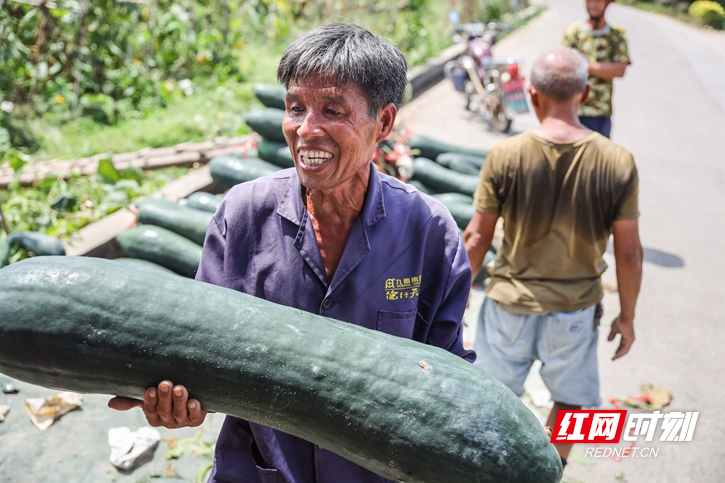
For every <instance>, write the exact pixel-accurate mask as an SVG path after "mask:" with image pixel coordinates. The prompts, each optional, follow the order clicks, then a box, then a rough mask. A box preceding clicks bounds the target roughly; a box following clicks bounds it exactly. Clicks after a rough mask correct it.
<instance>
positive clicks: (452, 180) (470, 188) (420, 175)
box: [413, 158, 478, 196]
mask: <svg viewBox="0 0 725 483" xmlns="http://www.w3.org/2000/svg"><path fill="white" fill-rule="evenodd" d="M413 178H415V179H417V180H418V181H420V182H422V183H423V184H424V185H426V186H428V187H430V188H432V189H433V190H434V191H437V192H438V193H463V194H464V195H469V196H473V193H474V192H475V191H476V187H477V186H478V176H475V175H471V174H461V173H457V172H455V171H453V170H452V169H448V168H444V167H443V166H441V165H440V164H438V163H436V162H435V161H431V160H430V159H427V158H415V159H414V160H413Z"/></svg>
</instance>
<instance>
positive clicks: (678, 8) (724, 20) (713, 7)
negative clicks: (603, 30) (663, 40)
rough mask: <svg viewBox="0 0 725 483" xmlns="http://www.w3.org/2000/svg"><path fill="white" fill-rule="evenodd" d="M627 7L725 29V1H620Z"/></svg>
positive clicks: (694, 23)
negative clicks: (724, 7)
mask: <svg viewBox="0 0 725 483" xmlns="http://www.w3.org/2000/svg"><path fill="white" fill-rule="evenodd" d="M619 1H620V2H621V3H624V4H625V5H631V6H633V7H637V8H641V9H642V10H647V11H650V12H656V13H661V14H664V15H670V16H673V17H676V18H677V19H679V20H682V21H684V22H687V23H690V24H693V25H704V26H708V27H712V28H715V29H725V9H723V6H725V0H718V1H717V2H714V1H709V0H697V1H695V2H692V1H691V0H619Z"/></svg>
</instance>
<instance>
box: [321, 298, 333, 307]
mask: <svg viewBox="0 0 725 483" xmlns="http://www.w3.org/2000/svg"><path fill="white" fill-rule="evenodd" d="M330 307H332V300H330V299H325V300H323V301H322V308H323V309H329V308H330Z"/></svg>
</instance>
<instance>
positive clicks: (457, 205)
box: [436, 193, 476, 230]
mask: <svg viewBox="0 0 725 483" xmlns="http://www.w3.org/2000/svg"><path fill="white" fill-rule="evenodd" d="M446 194H448V195H451V194H454V193H446ZM463 196H465V195H463ZM436 198H437V199H438V200H439V201H440V202H441V203H443V204H444V205H445V206H446V208H448V211H449V212H450V213H451V215H452V216H453V220H455V222H456V225H458V228H460V229H461V230H465V229H466V227H467V226H468V223H469V222H470V221H471V218H473V214H474V213H475V212H476V209H475V208H474V207H473V205H472V204H471V203H461V202H460V201H457V200H455V199H453V198H451V197H441V195H436Z"/></svg>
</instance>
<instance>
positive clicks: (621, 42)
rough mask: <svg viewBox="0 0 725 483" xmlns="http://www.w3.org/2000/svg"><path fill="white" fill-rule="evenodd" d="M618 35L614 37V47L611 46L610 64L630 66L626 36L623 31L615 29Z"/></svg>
mask: <svg viewBox="0 0 725 483" xmlns="http://www.w3.org/2000/svg"><path fill="white" fill-rule="evenodd" d="M617 33H618V34H619V35H617V36H616V39H615V41H614V45H613V46H612V62H624V63H626V64H631V63H632V60H631V59H630V58H629V47H628V46H627V36H626V34H625V32H624V30H623V29H617Z"/></svg>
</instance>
